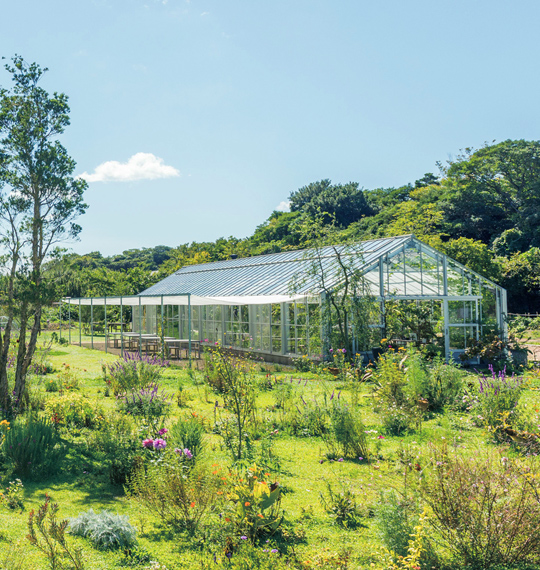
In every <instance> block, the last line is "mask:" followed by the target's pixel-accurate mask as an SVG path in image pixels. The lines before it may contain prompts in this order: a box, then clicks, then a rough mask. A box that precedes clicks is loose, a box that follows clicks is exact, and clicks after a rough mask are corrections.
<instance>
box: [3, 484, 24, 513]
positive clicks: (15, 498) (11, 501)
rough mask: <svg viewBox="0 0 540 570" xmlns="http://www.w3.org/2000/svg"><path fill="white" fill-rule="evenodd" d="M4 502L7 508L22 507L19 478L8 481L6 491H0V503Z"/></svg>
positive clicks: (21, 489)
mask: <svg viewBox="0 0 540 570" xmlns="http://www.w3.org/2000/svg"><path fill="white" fill-rule="evenodd" d="M2 503H5V505H6V507H7V508H8V509H12V510H15V509H21V510H22V509H24V500H23V484H22V481H21V480H20V479H15V481H10V482H9V485H8V487H7V489H6V492H5V493H3V494H2V492H0V505H1V504H2Z"/></svg>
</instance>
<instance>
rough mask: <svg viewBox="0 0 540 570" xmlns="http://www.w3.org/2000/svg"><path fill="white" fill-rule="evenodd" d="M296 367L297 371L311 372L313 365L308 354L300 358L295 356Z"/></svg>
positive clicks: (294, 363)
mask: <svg viewBox="0 0 540 570" xmlns="http://www.w3.org/2000/svg"><path fill="white" fill-rule="evenodd" d="M293 365H294V369H295V370H296V371H297V372H310V371H311V368H312V366H313V363H312V362H311V359H310V358H309V356H308V355H307V354H304V355H303V356H300V357H299V358H293Z"/></svg>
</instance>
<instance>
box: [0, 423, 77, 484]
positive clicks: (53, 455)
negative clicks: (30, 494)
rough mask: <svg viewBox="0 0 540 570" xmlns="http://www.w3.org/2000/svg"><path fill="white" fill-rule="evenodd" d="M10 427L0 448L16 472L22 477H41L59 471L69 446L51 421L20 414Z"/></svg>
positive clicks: (6, 460)
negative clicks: (23, 416)
mask: <svg viewBox="0 0 540 570" xmlns="http://www.w3.org/2000/svg"><path fill="white" fill-rule="evenodd" d="M10 427H11V429H10V430H9V431H7V432H6V434H5V439H4V443H3V444H2V448H1V449H0V452H1V454H2V458H3V460H4V462H5V463H6V464H7V465H9V466H11V468H12V470H13V473H14V474H15V475H18V476H19V477H21V478H22V479H42V478H43V477H46V476H49V475H53V474H54V473H56V472H57V471H58V469H59V468H60V467H61V464H62V460H63V459H64V457H65V455H66V450H65V446H64V444H63V442H62V440H61V438H60V436H59V435H58V432H57V430H56V429H55V427H54V426H53V425H52V424H51V423H50V422H48V421H46V420H41V419H35V418H27V419H24V418H21V419H19V418H18V419H17V420H16V421H15V422H13V423H12V424H11V426H10Z"/></svg>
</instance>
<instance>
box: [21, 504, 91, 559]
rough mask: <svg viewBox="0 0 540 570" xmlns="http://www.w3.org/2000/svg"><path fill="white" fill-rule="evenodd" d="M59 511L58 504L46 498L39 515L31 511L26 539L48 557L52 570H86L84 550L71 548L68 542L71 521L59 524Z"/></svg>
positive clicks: (38, 512)
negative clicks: (51, 502)
mask: <svg viewBox="0 0 540 570" xmlns="http://www.w3.org/2000/svg"><path fill="white" fill-rule="evenodd" d="M58 509H59V507H58V504H56V503H54V504H52V505H51V504H50V498H49V497H48V496H45V502H44V503H43V505H41V507H39V509H38V511H37V513H36V512H35V511H34V510H33V509H32V510H31V511H30V515H29V516H28V535H27V536H26V538H27V539H28V541H29V542H30V544H32V545H33V546H35V547H36V548H38V549H39V550H41V552H43V554H45V556H47V558H48V561H49V566H50V568H51V570H84V564H83V556H82V550H81V549H80V548H77V547H70V546H69V544H68V542H67V540H66V529H67V526H68V524H69V521H67V520H63V521H60V522H58V520H57V517H56V515H57V513H58Z"/></svg>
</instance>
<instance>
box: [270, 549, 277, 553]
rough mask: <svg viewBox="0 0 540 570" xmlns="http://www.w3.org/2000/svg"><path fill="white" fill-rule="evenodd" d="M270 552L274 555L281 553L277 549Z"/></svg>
mask: <svg viewBox="0 0 540 570" xmlns="http://www.w3.org/2000/svg"><path fill="white" fill-rule="evenodd" d="M270 552H272V553H273V554H277V552H279V551H278V549H277V548H272V550H271V551H270Z"/></svg>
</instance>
